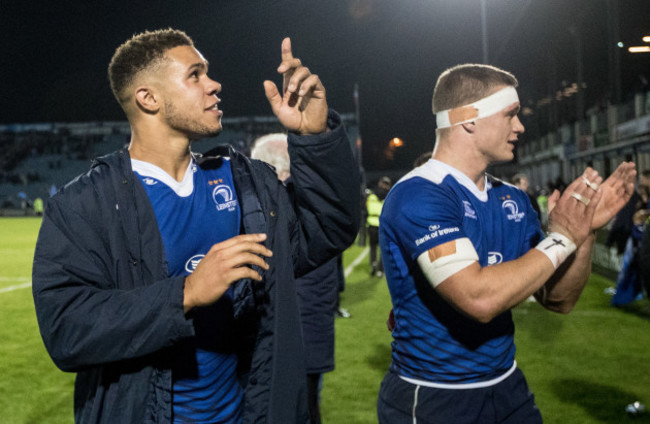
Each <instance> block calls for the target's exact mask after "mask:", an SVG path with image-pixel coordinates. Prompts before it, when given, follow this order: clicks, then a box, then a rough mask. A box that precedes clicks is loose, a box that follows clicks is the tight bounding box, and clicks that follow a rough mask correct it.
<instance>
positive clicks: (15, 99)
mask: <svg viewBox="0 0 650 424" xmlns="http://www.w3.org/2000/svg"><path fill="white" fill-rule="evenodd" d="M487 1H488V11H487V22H488V41H489V56H490V60H489V62H490V63H491V64H494V65H497V66H500V67H503V68H505V69H507V70H510V71H512V72H513V73H515V75H516V76H517V77H518V78H519V80H520V84H521V87H520V97H521V100H522V103H524V104H528V103H531V104H534V103H535V102H537V101H538V100H539V99H541V98H543V97H544V96H546V95H547V94H548V92H549V90H550V88H551V87H552V88H554V89H559V88H561V85H562V81H564V82H565V83H567V84H570V83H572V82H575V81H576V48H575V42H574V38H572V35H571V33H570V31H569V28H571V26H574V27H575V28H576V29H577V32H578V33H579V34H581V35H582V39H583V43H584V50H583V51H584V58H585V81H586V83H587V91H586V93H585V95H586V100H587V105H588V106H589V104H590V103H594V102H596V101H598V100H602V99H606V98H607V96H608V92H609V87H610V84H609V79H608V75H609V73H608V71H609V69H610V66H609V62H608V31H607V28H608V26H607V16H608V12H610V15H611V9H608V1H607V0H487ZM619 3H620V6H619V10H618V13H619V28H620V37H619V38H620V40H622V41H623V42H624V43H626V44H627V45H634V44H635V45H640V44H643V43H642V41H641V37H642V36H643V35H650V0H619ZM165 27H174V28H178V29H182V30H184V31H186V32H187V33H188V34H189V35H190V36H191V37H192V38H193V39H194V41H195V44H196V46H197V48H198V49H199V50H200V51H201V52H202V53H203V54H204V56H205V57H206V58H207V59H208V60H209V61H210V76H211V77H212V78H214V79H216V80H217V81H219V82H220V83H221V84H222V85H223V91H222V93H221V94H220V97H221V98H222V100H223V101H222V103H221V105H220V108H221V109H222V110H223V111H224V116H225V117H235V116H243V115H268V114H270V113H271V112H270V108H269V107H268V104H267V102H266V98H265V97H264V91H263V88H262V82H263V81H264V80H265V79H273V80H274V81H276V82H277V83H279V82H280V78H279V77H278V76H277V74H276V71H275V69H276V67H277V65H278V64H279V61H280V42H281V40H282V38H283V37H285V36H290V37H292V41H293V49H294V55H295V56H296V57H299V58H300V59H301V60H302V61H303V63H304V64H305V65H307V66H308V67H309V68H310V69H311V70H312V72H314V73H317V74H318V75H319V76H320V77H321V79H322V81H323V83H324V84H325V87H326V89H327V92H328V99H329V104H330V105H331V106H332V107H333V108H335V109H337V110H339V111H341V112H354V100H353V87H354V84H355V82H357V83H358V84H359V87H360V90H359V92H360V116H361V134H362V137H363V143H364V166H365V168H366V169H369V170H376V169H388V168H391V167H393V168H408V167H409V166H410V163H412V161H413V159H415V157H417V156H418V155H419V154H420V153H421V152H423V151H425V150H430V149H431V148H432V147H433V142H434V139H435V131H434V130H435V124H434V118H433V116H432V114H431V96H432V91H433V86H434V84H435V80H436V78H437V76H438V75H439V74H440V72H441V71H443V70H444V69H445V68H447V67H450V66H453V65H456V64H458V63H466V62H481V61H482V41H481V40H482V38H481V9H480V1H479V0H390V1H389V0H320V1H315V0H276V1H273V0H257V1H251V0H230V1H214V0H213V1H206V0H203V1H195V0H186V1H182V2H180V1H179V2H172V1H146V2H144V1H128V2H127V1H119V2H118V1H97V2H92V1H80V0H70V1H63V0H59V1H50V2H45V1H38V2H37V1H32V0H23V1H17V0H13V1H2V2H1V3H0V39H1V40H2V60H1V61H0V63H1V65H0V123H26V122H55V121H56V122H80V121H101V120H124V116H123V114H122V112H121V110H120V108H119V107H118V105H117V103H116V102H115V100H114V99H113V97H112V94H111V92H110V89H109V85H108V80H107V77H106V67H107V65H108V62H109V61H110V58H111V56H112V54H113V52H114V50H115V48H116V47H117V46H118V45H119V44H121V43H122V42H123V41H125V40H126V39H127V38H129V37H130V36H131V35H132V34H133V33H137V32H141V31H143V30H145V29H158V28H165ZM620 54H621V68H622V72H621V75H622V77H621V81H622V85H623V88H624V91H630V90H632V89H639V88H641V87H643V86H644V84H645V90H648V86H647V84H648V83H647V81H645V82H644V78H647V79H650V53H647V54H645V55H635V56H634V57H632V55H630V54H629V53H627V51H625V50H623V49H621V50H620ZM553 64H554V65H555V66H553ZM392 137H400V138H402V139H403V140H404V142H405V146H404V147H403V148H402V150H401V151H398V152H396V155H395V157H394V159H393V161H387V160H386V159H385V158H384V157H383V155H382V152H383V150H384V149H385V147H386V145H387V144H388V141H389V140H390V139H391V138H392ZM524 140H525V137H524Z"/></svg>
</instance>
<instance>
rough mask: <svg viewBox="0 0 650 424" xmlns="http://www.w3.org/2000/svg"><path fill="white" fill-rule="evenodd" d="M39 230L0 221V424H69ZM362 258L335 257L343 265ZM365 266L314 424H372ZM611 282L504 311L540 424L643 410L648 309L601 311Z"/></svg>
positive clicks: (378, 356) (378, 286)
mask: <svg viewBox="0 0 650 424" xmlns="http://www.w3.org/2000/svg"><path fill="white" fill-rule="evenodd" d="M39 224H40V220H39V219H37V218H2V219H0V316H1V322H2V325H1V326H0V358H1V360H0V411H2V412H1V413H0V423H11V424H13V423H70V422H72V390H73V381H74V375H72V374H68V373H63V372H61V371H59V370H57V369H56V367H54V365H53V364H52V362H51V360H50V359H49V357H48V356H47V353H46V352H45V349H44V347H43V343H42V341H41V338H40V335H39V334H38V327H37V325H36V318H35V315H34V307H33V303H32V297H31V290H30V289H29V288H17V289H15V290H11V291H6V292H3V291H2V290H3V289H6V288H8V287H14V286H20V285H24V284H25V283H27V282H29V281H30V279H31V261H32V256H33V249H34V243H35V241H36V235H37V232H38V226H39ZM361 252H362V249H361V248H360V247H358V246H353V247H351V248H350V249H349V250H348V251H347V252H346V254H345V255H344V262H345V264H346V265H349V264H350V263H351V262H352V261H353V260H354V259H355V258H356V257H357V256H358V255H359V254H361ZM368 271H369V269H368V260H367V258H366V259H365V260H364V261H362V262H361V264H360V265H359V266H358V267H357V268H356V269H355V271H354V272H352V274H351V275H350V276H349V277H348V278H347V282H346V283H347V286H346V290H345V292H344V293H343V295H342V305H343V306H344V307H346V308H347V309H348V310H349V311H350V313H351V314H352V317H351V318H349V319H343V318H339V319H337V320H336V331H337V334H336V370H335V371H333V372H331V373H329V374H326V375H325V379H324V385H323V392H322V413H323V422H325V423H331V424H357V423H358V424H365V423H368V424H370V423H376V422H377V419H376V413H375V401H376V397H377V391H378V389H379V383H380V382H381V379H382V377H383V375H384V373H385V371H386V369H387V367H388V364H389V361H390V333H389V332H388V331H387V330H386V319H387V316H388V311H389V310H390V299H389V296H388V290H387V288H386V282H385V280H384V279H382V278H376V277H375V278H371V277H369V275H368ZM611 284H612V283H611V281H610V280H606V279H604V278H601V277H599V276H597V275H593V276H592V278H591V281H590V283H589V285H588V286H587V288H586V290H585V293H584V295H583V297H582V299H581V300H580V302H579V303H578V305H577V307H576V309H575V311H574V312H572V313H571V314H570V315H568V316H563V315H557V314H552V313H550V312H547V311H544V310H543V309H542V308H541V307H540V306H539V305H538V304H536V303H524V304H523V305H521V306H519V307H518V308H516V309H515V311H514V317H515V321H516V327H517V335H516V341H517V361H518V363H519V365H520V367H521V368H522V369H523V370H524V372H525V373H526V376H527V378H528V382H529V385H530V387H531V389H532V390H533V392H534V393H535V395H536V399H537V403H538V405H539V407H540V409H541V411H542V414H543V416H544V419H545V423H551V424H553V423H557V424H565V423H571V424H580V423H612V424H615V423H616V424H617V423H627V422H630V423H640V422H650V414H646V415H645V416H643V417H638V418H636V419H632V418H629V417H627V416H626V414H625V411H624V408H625V405H626V404H628V403H631V402H632V401H634V400H640V401H642V402H643V403H645V404H646V405H647V406H650V369H649V367H648V365H646V364H647V363H648V361H649V357H650V355H649V352H650V336H649V335H648V333H649V331H648V329H649V326H648V324H649V322H648V321H649V318H650V312H649V303H648V301H646V300H642V301H639V302H636V303H635V304H633V305H631V306H630V307H628V308H626V309H625V310H621V309H615V308H612V307H610V306H609V300H610V297H609V296H607V295H605V294H604V293H603V290H604V289H605V288H606V287H608V286H611Z"/></svg>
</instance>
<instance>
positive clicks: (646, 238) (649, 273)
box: [639, 218, 650, 294]
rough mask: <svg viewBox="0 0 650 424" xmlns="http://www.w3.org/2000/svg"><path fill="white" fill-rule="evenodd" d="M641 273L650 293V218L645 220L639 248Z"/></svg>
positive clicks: (647, 292) (644, 285)
mask: <svg viewBox="0 0 650 424" xmlns="http://www.w3.org/2000/svg"><path fill="white" fill-rule="evenodd" d="M639 275H640V276H641V279H642V281H643V287H644V288H645V292H646V294H649V293H650V218H648V219H647V220H646V222H645V227H644V230H643V238H642V239H641V247H640V248H639Z"/></svg>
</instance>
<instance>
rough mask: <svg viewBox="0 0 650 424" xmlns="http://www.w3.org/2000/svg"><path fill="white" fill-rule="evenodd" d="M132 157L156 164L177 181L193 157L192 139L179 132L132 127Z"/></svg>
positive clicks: (130, 150)
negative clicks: (191, 149) (191, 150)
mask: <svg viewBox="0 0 650 424" xmlns="http://www.w3.org/2000/svg"><path fill="white" fill-rule="evenodd" d="M131 131H132V132H131V143H130V144H129V154H130V155H131V158H132V159H137V160H141V161H144V162H148V163H151V164H153V165H156V166H157V167H159V168H160V169H162V170H163V171H165V172H166V173H167V174H169V175H170V176H171V177H172V178H173V179H175V180H176V181H182V180H183V177H184V176H185V171H186V170H187V165H188V163H189V161H190V159H191V154H190V141H189V139H187V137H185V136H180V135H178V134H169V133H160V131H148V130H147V128H145V129H142V128H134V127H133V126H132V127H131Z"/></svg>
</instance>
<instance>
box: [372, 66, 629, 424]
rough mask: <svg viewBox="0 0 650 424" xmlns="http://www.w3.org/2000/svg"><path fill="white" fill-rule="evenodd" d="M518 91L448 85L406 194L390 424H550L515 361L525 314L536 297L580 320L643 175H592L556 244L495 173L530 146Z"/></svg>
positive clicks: (468, 72)
mask: <svg viewBox="0 0 650 424" xmlns="http://www.w3.org/2000/svg"><path fill="white" fill-rule="evenodd" d="M517 85H518V82H517V80H516V79H515V77H514V76H513V75H512V74H510V73H508V72H506V71H503V70H501V69H498V68H495V67H492V66H487V65H459V66H456V67H454V68H451V69H448V70H446V71H445V72H443V73H442V74H441V75H440V77H439V79H438V82H437V83H436V88H435V89H434V95H433V110H434V113H435V114H436V121H437V127H438V129H437V133H436V134H437V138H436V146H435V149H434V152H433V156H432V158H431V159H430V160H429V161H428V162H426V163H425V164H424V165H422V166H420V167H418V168H416V169H414V170H413V171H411V172H410V173H409V174H407V175H406V176H404V177H403V178H402V179H401V180H399V181H398V182H397V184H396V185H395V186H394V187H393V188H392V190H391V191H390V193H389V194H388V197H387V198H386V201H385V203H384V208H383V210H382V214H381V218H380V226H379V228H380V234H379V241H380V246H381V250H382V256H383V258H384V269H385V274H386V278H387V281H388V287H389V290H390V295H391V299H392V303H393V308H394V317H395V326H394V328H393V330H392V335H393V339H394V341H393V343H392V361H391V365H390V369H389V371H388V373H387V374H386V376H385V378H384V380H383V382H382V385H381V389H380V393H379V399H378V403H377V410H378V416H379V422H380V423H382V424H401V423H404V424H406V423H408V424H416V423H438V422H441V423H454V424H463V423H468V424H469V423H511V424H521V423H540V422H542V417H541V414H540V412H539V410H538V409H537V407H536V405H535V402H534V397H533V395H532V394H531V393H530V391H529V390H528V386H527V383H526V380H525V378H524V376H523V374H522V373H521V371H520V370H519V369H518V368H517V363H516V361H515V345H514V324H513V321H512V315H511V309H512V308H513V307H515V306H516V305H517V304H519V303H520V302H522V301H523V300H525V299H527V298H529V297H530V296H535V298H536V299H537V301H539V302H540V303H541V304H542V305H543V306H544V307H546V308H548V309H550V310H552V311H556V312H560V313H568V312H569V311H570V310H571V309H572V307H573V306H574V305H575V303H576V302H577V300H578V298H579V296H580V294H581V292H582V289H583V287H584V285H585V284H586V282H587V280H588V277H589V274H590V269H591V251H592V247H593V243H594V230H595V229H597V228H599V227H601V226H603V225H605V224H606V223H607V222H608V221H609V220H610V219H611V218H612V217H613V216H614V215H615V214H616V212H617V211H618V210H619V209H620V208H621V207H622V206H623V205H624V204H625V203H626V201H627V199H629V197H630V195H631V194H632V191H633V181H634V175H635V172H636V171H635V170H634V165H633V164H630V163H623V164H621V165H620V166H619V167H618V168H617V170H616V171H615V172H614V173H613V174H612V175H611V176H610V177H609V178H608V179H607V180H605V181H604V182H603V180H602V178H601V177H600V176H599V175H598V173H597V172H596V171H595V170H593V169H591V168H587V169H586V170H585V171H584V173H583V174H582V175H581V176H580V177H578V178H577V179H576V180H575V181H573V182H572V183H571V184H570V185H569V186H568V188H567V190H566V191H565V192H564V193H563V194H562V195H560V193H559V192H555V193H554V194H553V195H552V196H551V198H550V199H549V203H551V204H552V206H554V207H553V209H552V212H551V215H550V221H549V231H550V233H549V234H548V235H545V234H544V233H543V232H542V229H541V228H540V224H539V221H538V219H537V214H536V213H535V212H534V210H533V208H532V205H531V204H530V200H529V198H528V196H527V195H526V193H524V192H523V191H521V190H520V189H518V188H516V187H514V186H512V185H510V184H507V183H505V182H503V181H500V180H498V179H496V178H493V177H492V176H490V175H488V174H487V173H486V169H487V167H488V166H489V165H491V164H494V163H498V162H505V161H510V160H512V159H513V158H514V153H513V150H514V148H515V143H516V142H517V139H518V136H519V135H520V134H522V133H523V132H524V127H523V125H522V123H521V122H520V121H519V118H518V117H517V114H518V112H519V98H518V95H517V91H516V87H517Z"/></svg>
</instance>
